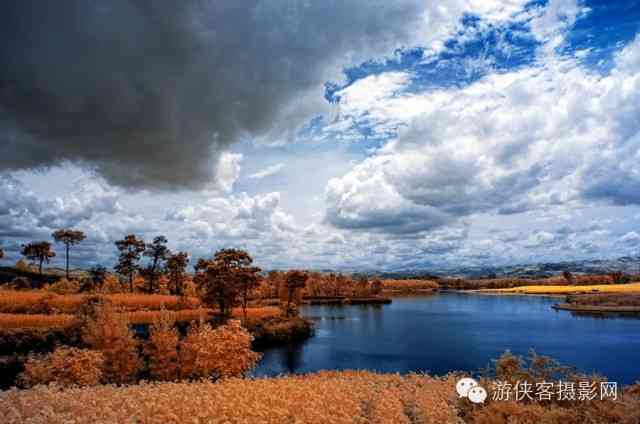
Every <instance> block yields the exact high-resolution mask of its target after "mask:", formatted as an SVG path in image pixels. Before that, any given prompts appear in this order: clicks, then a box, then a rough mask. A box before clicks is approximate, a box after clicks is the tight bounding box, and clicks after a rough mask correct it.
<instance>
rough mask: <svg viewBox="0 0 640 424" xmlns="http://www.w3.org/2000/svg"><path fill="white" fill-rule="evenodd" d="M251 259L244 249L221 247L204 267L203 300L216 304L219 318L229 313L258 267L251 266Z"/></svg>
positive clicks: (227, 316) (225, 316) (227, 315)
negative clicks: (205, 267)
mask: <svg viewBox="0 0 640 424" xmlns="http://www.w3.org/2000/svg"><path fill="white" fill-rule="evenodd" d="M252 262H253V259H252V258H251V256H249V254H248V253H247V252H245V251H244V250H238V249H222V250H220V251H218V252H216V254H215V255H214V258H213V261H211V262H210V263H209V264H208V266H207V269H206V272H205V274H206V280H205V282H204V284H205V295H204V300H205V302H207V303H210V304H217V306H218V308H219V310H220V316H221V319H222V320H223V321H224V320H226V319H228V318H229V316H230V315H231V308H233V307H234V306H236V305H237V304H238V303H239V297H240V296H241V295H242V294H243V291H244V287H245V285H246V286H247V287H248V286H249V285H250V284H251V279H252V278H256V276H255V274H256V273H257V272H258V271H259V268H256V267H253V266H251V263H252Z"/></svg>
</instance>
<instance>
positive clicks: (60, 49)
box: [0, 0, 423, 189]
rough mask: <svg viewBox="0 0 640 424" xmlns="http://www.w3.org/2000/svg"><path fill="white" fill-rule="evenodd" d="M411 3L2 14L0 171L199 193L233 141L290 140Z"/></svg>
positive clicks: (179, 5)
mask: <svg viewBox="0 0 640 424" xmlns="http://www.w3.org/2000/svg"><path fill="white" fill-rule="evenodd" d="M422 7H423V6H422V5H420V2H417V1H398V2H387V1H382V0H381V1H371V0H366V1H364V0H362V1H349V2H343V1H338V0H335V1H324V2H284V1H211V2H206V1H179V2H175V1H153V2H151V1H149V2H147V1H111V2H100V1H72V0H68V1H62V2H41V1H14V2H2V3H1V4H0V170H16V169H29V168H38V167H47V166H50V165H54V164H58V163H59V162H60V161H73V162H78V163H81V164H84V165H87V166H90V167H93V168H95V169H96V170H97V171H98V172H100V173H101V174H102V175H104V176H105V177H106V178H107V179H108V180H109V181H110V182H111V183H115V184H119V185H122V186H127V187H151V188H163V189H167V188H176V187H178V188H179V187H197V186H202V185H203V184H205V183H207V182H209V181H211V179H212V176H213V175H215V172H214V168H215V163H216V160H215V159H216V158H217V157H218V153H219V152H220V151H221V150H224V149H225V148H226V147H227V146H228V145H229V144H230V143H233V142H234V141H237V140H238V139H239V138H242V137H244V136H254V137H261V138H264V139H267V140H268V141H274V140H275V141H282V140H283V139H285V138H291V137H292V135H293V134H294V133H295V130H296V128H298V126H299V125H301V124H302V123H303V122H304V120H305V119H307V118H309V117H310V116H311V115H312V114H313V113H317V111H318V108H319V107H321V106H322V104H321V103H320V102H321V100H322V84H323V83H324V81H326V80H327V79H331V78H335V77H336V76H337V75H338V73H339V71H340V69H341V66H342V65H348V64H349V62H352V61H359V60H364V59H366V58H369V57H370V55H375V54H380V53H382V52H384V53H387V52H389V51H391V50H392V49H393V48H395V47H397V46H398V45H399V44H398V43H403V42H408V41H409V35H410V34H414V33H416V31H415V29H416V26H417V25H419V24H420V23H421V13H420V12H421V8H422Z"/></svg>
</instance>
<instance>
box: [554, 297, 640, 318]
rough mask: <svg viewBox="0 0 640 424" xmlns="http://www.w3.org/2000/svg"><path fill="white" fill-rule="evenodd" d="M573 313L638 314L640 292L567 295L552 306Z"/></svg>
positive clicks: (639, 309) (639, 310) (639, 311)
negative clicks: (563, 299) (560, 301)
mask: <svg viewBox="0 0 640 424" xmlns="http://www.w3.org/2000/svg"><path fill="white" fill-rule="evenodd" d="M553 307H554V308H555V309H562V310H567V311H574V312H602V313H609V312H613V313H618V312H620V313H634V314H638V313H640V292H638V293H626V294H620V293H598V294H580V295H569V296H567V297H566V300H565V302H564V303H559V304H557V305H554V306H553Z"/></svg>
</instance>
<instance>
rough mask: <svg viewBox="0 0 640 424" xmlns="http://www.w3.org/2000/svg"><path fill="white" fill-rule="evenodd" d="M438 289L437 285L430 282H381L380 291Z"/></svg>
mask: <svg viewBox="0 0 640 424" xmlns="http://www.w3.org/2000/svg"><path fill="white" fill-rule="evenodd" d="M438 287H439V285H438V283H436V282H435V281H431V280H382V290H393V291H413V290H434V289H437V288H438Z"/></svg>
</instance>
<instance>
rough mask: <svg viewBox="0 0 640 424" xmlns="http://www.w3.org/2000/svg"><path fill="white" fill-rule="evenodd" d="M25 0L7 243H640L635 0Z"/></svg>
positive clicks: (104, 254)
mask: <svg viewBox="0 0 640 424" xmlns="http://www.w3.org/2000/svg"><path fill="white" fill-rule="evenodd" d="M25 5H26V6H24V7H9V9H11V10H7V11H5V13H0V15H2V16H5V18H4V19H5V20H6V22H4V23H5V24H6V25H5V27H7V28H9V30H8V32H7V34H9V36H8V37H4V41H3V42H2V43H3V47H4V48H3V49H2V52H3V54H2V57H1V59H2V61H3V63H4V64H6V66H4V68H5V69H4V70H3V71H2V72H3V73H2V74H0V84H2V87H0V88H3V90H2V91H1V92H2V93H3V94H2V95H0V101H1V102H0V139H1V140H2V147H0V156H1V157H2V158H3V159H1V160H0V178H2V179H1V180H0V181H1V183H0V199H2V205H3V206H2V207H0V215H1V216H2V223H1V224H0V243H1V244H2V246H3V247H4V249H5V251H6V253H7V256H8V259H7V260H8V261H13V260H16V259H17V258H18V249H19V246H20V244H21V243H23V242H25V241H28V240H33V239H43V238H44V239H46V238H47V237H48V236H49V234H50V233H51V232H52V231H53V230H54V229H56V228H58V227H74V228H79V229H82V230H84V231H85V232H86V233H87V234H88V236H89V238H88V240H87V241H86V242H85V243H84V247H85V248H84V249H78V250H79V251H78V252H77V262H78V263H81V264H83V265H88V264H93V263H102V264H105V265H108V266H109V265H112V264H113V263H114V261H115V248H114V246H113V242H114V241H115V240H117V239H118V238H121V237H123V236H124V235H126V234H128V233H136V234H138V235H140V236H141V237H144V238H145V239H149V240H150V239H152V238H153V237H154V236H155V235H158V234H165V235H166V236H167V237H168V239H169V241H170V247H171V248H172V249H175V250H178V249H179V250H186V251H188V252H190V253H191V254H192V257H193V258H194V259H195V258H197V257H202V256H209V255H211V254H212V253H213V252H214V251H215V250H216V249H219V248H221V247H240V248H245V249H247V250H249V251H250V253H252V254H253V255H254V257H255V258H256V261H257V262H258V264H259V265H261V266H263V267H265V268H285V267H309V268H322V269H327V268H331V269H362V270H403V269H430V268H438V269H442V268H449V267H455V266H460V265H462V266H465V265H481V264H484V265H503V264H513V263H529V262H537V261H562V260H575V259H587V258H608V257H617V256H623V255H636V254H637V251H638V248H640V207H639V206H640V165H638V164H640V36H639V35H638V34H639V33H640V1H616V2H609V1H575V0H558V1H552V0H550V1H518V0H510V1H497V0H495V1H484V2H480V1H474V0H450V1H443V2H437V3H436V2H433V3H424V2H418V1H411V0H403V1H392V2H381V3H380V4H379V5H377V6H376V5H371V4H370V3H368V2H366V1H353V2H348V3H346V4H345V3H344V2H337V1H336V2H324V3H323V4H321V5H320V4H312V5H309V4H302V3H298V2H282V3H279V4H277V5H275V4H274V3H272V2H263V1H257V0H256V1H253V2H249V3H248V5H247V6H246V8H238V7H234V6H233V3H232V2H228V3H227V2H218V5H217V6H216V5H213V4H210V5H208V6H207V5H206V4H205V6H202V5H198V6H197V5H195V4H194V5H192V4H190V2H185V3H184V10H178V11H175V10H168V9H167V8H163V7H161V6H158V5H156V6H154V7H153V8H151V9H153V10H148V11H145V12H141V11H140V10H136V9H133V8H131V7H130V6H129V5H128V3H127V2H122V4H120V3H118V4H117V5H115V4H109V3H100V2H96V3H92V4H90V5H82V4H74V5H73V6H69V8H74V9H73V10H66V9H65V8H63V10H62V11H59V10H55V11H51V10H41V8H40V7H39V5H38V3H37V2H35V3H33V4H30V3H29V2H26V3H25ZM71 12H73V13H71ZM65 13H66V14H65ZM147 13H148V14H151V15H153V16H162V17H163V18H164V19H158V20H155V19H149V16H147V15H146V14H147ZM63 14H64V15H63ZM64 16H66V17H67V18H66V19H67V20H69V18H68V17H69V16H73V18H72V19H71V21H70V22H67V25H68V27H69V28H70V29H69V30H68V31H61V33H60V35H56V36H55V37H51V38H49V37H47V31H46V29H47V28H48V25H51V26H52V27H55V26H56V25H57V23H59V22H60V19H62V18H61V17H64ZM36 18H37V19H38V20H36ZM32 22H38V23H39V24H38V25H37V26H35V25H33V24H32ZM116 22H118V23H119V24H120V25H119V29H118V31H115V29H114V28H115V23H116ZM158 22H159V23H158ZM139 28H144V31H141V30H140V29H139ZM67 32H68V34H67ZM78 34H80V35H79V36H78ZM167 34H169V35H170V36H171V38H170V39H169V40H163V39H162V37H165V36H166V35H167ZM94 42H99V43H100V49H96V48H94V47H95V46H94V45H93V44H92V43H94ZM123 42H124V43H125V44H126V46H127V48H125V49H123V48H122V46H123V44H122V43H123ZM57 52H59V54H54V53H57ZM81 53H82V55H81ZM85 56H86V57H87V58H86V60H85V59H82V58H84V57H85ZM58 62H60V63H58ZM68 63H73V64H74V65H75V66H74V67H73V68H70V67H69V66H68ZM96 64H100V66H99V67H98V66H97V65H96ZM80 250H82V251H80ZM60 259H61V258H60ZM56 260H57V261H58V262H59V263H61V262H60V260H58V259H56Z"/></svg>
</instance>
